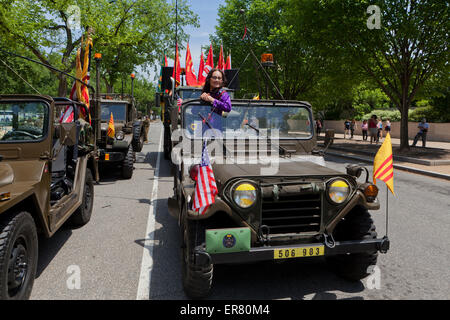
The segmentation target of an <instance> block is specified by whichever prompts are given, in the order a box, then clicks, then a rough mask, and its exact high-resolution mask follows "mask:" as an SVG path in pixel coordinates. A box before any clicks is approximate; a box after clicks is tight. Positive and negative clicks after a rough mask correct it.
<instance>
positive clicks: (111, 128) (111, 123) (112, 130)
mask: <svg viewBox="0 0 450 320" xmlns="http://www.w3.org/2000/svg"><path fill="white" fill-rule="evenodd" d="M106 135H107V136H108V137H110V138H113V139H114V137H115V136H116V129H115V127H114V117H113V114H112V112H111V117H110V118H109V124H108V131H107V132H106Z"/></svg>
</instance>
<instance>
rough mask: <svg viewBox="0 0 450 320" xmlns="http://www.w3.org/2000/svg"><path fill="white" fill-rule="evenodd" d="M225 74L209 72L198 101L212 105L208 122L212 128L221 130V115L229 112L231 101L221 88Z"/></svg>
mask: <svg viewBox="0 0 450 320" xmlns="http://www.w3.org/2000/svg"><path fill="white" fill-rule="evenodd" d="M226 81H227V80H226V78H225V73H224V72H223V71H222V70H220V69H218V68H214V69H211V71H209V73H208V76H207V77H206V79H205V85H204V86H203V91H202V95H201V96H200V99H202V100H203V101H206V102H209V103H211V104H212V109H211V110H212V111H211V114H210V115H209V116H208V121H209V122H210V124H211V126H212V127H213V128H216V129H219V130H222V119H221V118H222V117H221V115H222V113H223V112H230V111H231V99H230V96H229V95H228V93H227V92H226V90H225V89H224V88H223V87H224V86H225V84H226Z"/></svg>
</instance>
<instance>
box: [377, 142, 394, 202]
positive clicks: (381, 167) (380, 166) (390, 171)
mask: <svg viewBox="0 0 450 320" xmlns="http://www.w3.org/2000/svg"><path fill="white" fill-rule="evenodd" d="M377 179H380V180H381V181H383V182H384V183H386V186H387V187H388V188H389V190H390V191H391V192H392V194H393V195H395V193H394V161H393V155H392V143H391V136H390V134H389V133H388V134H387V135H386V138H385V139H384V142H383V144H382V145H381V147H380V149H379V150H378V152H377V154H376V155H375V159H374V161H373V183H374V184H377V181H376V180H377Z"/></svg>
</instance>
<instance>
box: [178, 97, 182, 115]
mask: <svg viewBox="0 0 450 320" xmlns="http://www.w3.org/2000/svg"><path fill="white" fill-rule="evenodd" d="M182 104H183V99H181V98H178V99H177V106H178V112H181V105H182Z"/></svg>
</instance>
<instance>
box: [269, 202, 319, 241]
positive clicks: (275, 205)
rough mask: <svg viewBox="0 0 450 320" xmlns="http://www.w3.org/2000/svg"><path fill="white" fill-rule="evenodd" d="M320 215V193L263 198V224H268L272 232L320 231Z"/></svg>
mask: <svg viewBox="0 0 450 320" xmlns="http://www.w3.org/2000/svg"><path fill="white" fill-rule="evenodd" d="M320 215H321V194H320V193H308V194H298V195H289V196H280V197H279V199H278V200H275V199H273V198H263V202H262V220H261V225H266V226H268V227H269V230H270V234H287V233H305V232H308V233H309V232H319V230H320V221H321V216H320Z"/></svg>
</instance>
